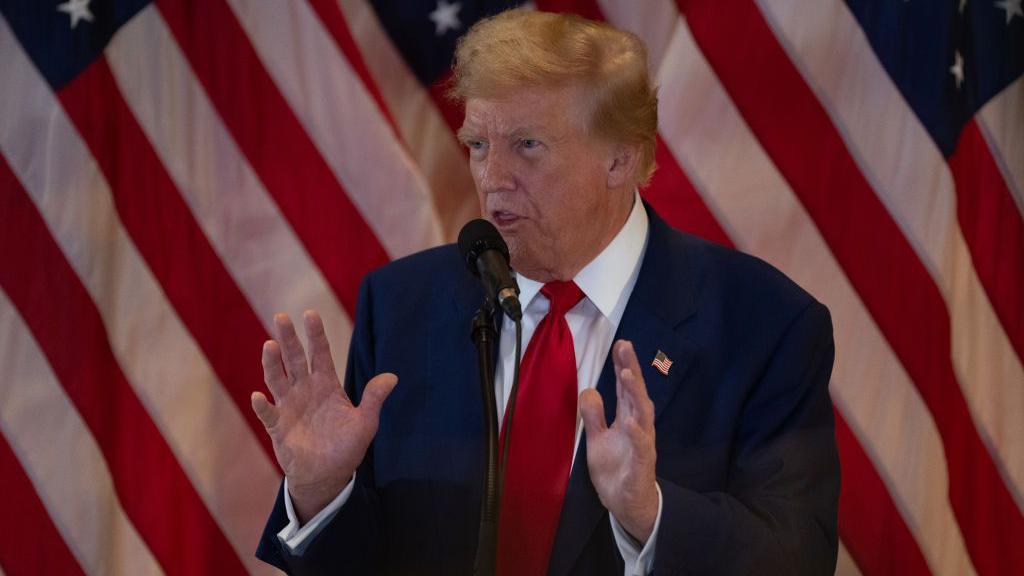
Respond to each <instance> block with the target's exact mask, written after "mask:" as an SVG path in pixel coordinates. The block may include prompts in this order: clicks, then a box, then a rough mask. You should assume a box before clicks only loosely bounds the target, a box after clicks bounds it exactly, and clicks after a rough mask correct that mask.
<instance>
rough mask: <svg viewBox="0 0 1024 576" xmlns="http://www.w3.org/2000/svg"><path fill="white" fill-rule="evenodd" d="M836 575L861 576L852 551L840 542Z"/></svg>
mask: <svg viewBox="0 0 1024 576" xmlns="http://www.w3.org/2000/svg"><path fill="white" fill-rule="evenodd" d="M836 576H861V572H860V568H858V567H857V564H856V563H854V561H853V557H852V556H850V551H849V550H847V549H846V546H843V543H842V542H840V543H839V557H838V558H837V560H836Z"/></svg>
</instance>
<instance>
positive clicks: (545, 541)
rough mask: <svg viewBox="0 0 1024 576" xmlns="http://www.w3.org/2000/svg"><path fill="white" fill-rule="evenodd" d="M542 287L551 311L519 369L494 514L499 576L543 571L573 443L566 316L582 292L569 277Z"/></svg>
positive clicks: (573, 387)
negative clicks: (564, 280)
mask: <svg viewBox="0 0 1024 576" xmlns="http://www.w3.org/2000/svg"><path fill="white" fill-rule="evenodd" d="M540 292H541V294H543V295H544V296H546V297H547V298H548V301H549V302H550V303H551V308H550V310H548V314H547V316H545V317H544V318H543V319H542V320H541V321H540V324H538V325H537V330H536V331H535V332H534V333H533V338H531V339H530V344H529V345H528V346H527V348H526V354H525V355H524V356H523V363H522V364H521V365H520V368H519V391H518V394H517V400H516V409H515V413H514V414H513V415H512V418H513V419H514V422H512V438H511V439H510V444H509V449H508V460H507V461H506V464H505V485H504V490H503V492H502V495H501V507H500V510H499V516H498V571H497V572H498V575H499V576H520V575H522V576H533V575H541V574H546V573H547V571H548V561H549V559H550V556H551V546H552V544H553V543H554V540H555V530H556V529H557V527H558V517H559V515H560V514H561V511H562V500H563V499H564V497H565V488H566V486H567V485H568V484H569V469H570V468H571V466H572V452H573V444H574V443H575V441H576V397H577V394H578V390H577V384H576V353H575V351H574V349H573V344H572V333H570V332H569V325H568V324H567V323H566V321H565V313H566V312H567V311H569V309H570V308H572V307H573V306H575V305H576V304H577V303H578V302H579V301H580V300H581V299H582V298H583V292H582V291H580V289H579V287H578V286H576V284H575V283H574V282H549V283H547V284H545V285H544V287H543V288H541V290H540ZM507 415H508V414H507V412H506V417H507ZM506 420H507V418H506ZM505 429H506V427H505V426H502V431H501V432H502V440H503V439H504V435H505Z"/></svg>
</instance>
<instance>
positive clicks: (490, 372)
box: [470, 298, 523, 576]
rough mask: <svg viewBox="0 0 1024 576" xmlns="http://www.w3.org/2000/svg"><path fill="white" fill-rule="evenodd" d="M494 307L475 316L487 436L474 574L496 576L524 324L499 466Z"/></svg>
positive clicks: (518, 340) (490, 303) (487, 302)
mask: <svg viewBox="0 0 1024 576" xmlns="http://www.w3.org/2000/svg"><path fill="white" fill-rule="evenodd" d="M493 317H494V304H493V301H492V300H491V299H490V298H487V299H486V300H485V301H484V305H483V307H481V308H480V309H479V310H477V312H476V314H475V315H474V316H473V323H472V329H471V332H470V337H471V339H472V340H473V343H474V344H475V345H476V357H477V364H478V365H479V368H480V393H481V397H482V398H483V403H482V404H483V410H484V435H485V436H486V439H487V442H486V443H485V444H484V463H485V469H484V483H483V498H482V500H481V502H480V531H479V533H478V536H477V548H476V561H475V563H474V566H473V574H474V575H476V576H493V575H494V573H495V566H496V561H497V550H498V505H499V503H500V501H501V491H502V487H503V484H504V479H505V460H506V459H507V458H508V446H509V438H510V437H511V436H512V415H513V413H514V411H515V406H516V393H517V392H518V391H519V362H520V360H521V358H522V342H523V323H522V321H521V320H516V321H515V323H516V359H515V365H514V369H513V376H512V391H511V394H510V395H509V401H508V405H507V406H506V407H505V416H506V418H505V421H506V422H507V424H506V430H505V437H504V439H503V446H502V451H501V464H500V466H499V464H498V405H497V400H496V399H495V391H494V355H493V351H494V349H493V346H494V342H495V340H496V339H497V332H496V331H495V330H494V322H493Z"/></svg>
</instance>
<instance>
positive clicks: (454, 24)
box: [430, 0, 462, 36]
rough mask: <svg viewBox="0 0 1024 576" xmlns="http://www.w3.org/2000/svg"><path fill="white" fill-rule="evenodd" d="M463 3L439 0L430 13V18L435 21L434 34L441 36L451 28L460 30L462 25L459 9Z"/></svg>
mask: <svg viewBox="0 0 1024 576" xmlns="http://www.w3.org/2000/svg"><path fill="white" fill-rule="evenodd" d="M461 8H462V5H461V4H460V3H458V2H452V3H450V4H449V3H448V2H446V1H445V0H438V2H437V8H435V9H434V11H433V12H431V13H430V20H431V21H433V23H434V34H436V35H438V36H441V35H442V34H444V33H445V32H447V31H449V30H458V29H459V28H461V27H462V23H461V22H459V9H461Z"/></svg>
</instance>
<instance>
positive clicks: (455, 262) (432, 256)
mask: <svg viewBox="0 0 1024 576" xmlns="http://www.w3.org/2000/svg"><path fill="white" fill-rule="evenodd" d="M464 270H466V267H465V265H463V263H462V258H461V257H460V256H459V251H458V247H457V246H456V245H455V244H444V245H442V246H436V247H434V248H428V249H426V250H422V251H420V252H416V253H414V254H410V255H408V256H403V257H401V258H398V259H396V260H393V261H391V262H389V263H387V264H385V265H384V266H381V267H380V268H377V269H376V270H374V271H373V272H370V273H369V274H368V275H367V276H368V277H369V278H370V280H371V281H372V283H373V284H374V287H377V286H382V287H383V286H387V285H392V284H399V285H402V284H407V283H408V282H410V281H411V280H415V279H417V278H420V279H422V278H428V277H435V276H437V275H444V276H454V275H456V274H460V275H461V274H462V271H464Z"/></svg>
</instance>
